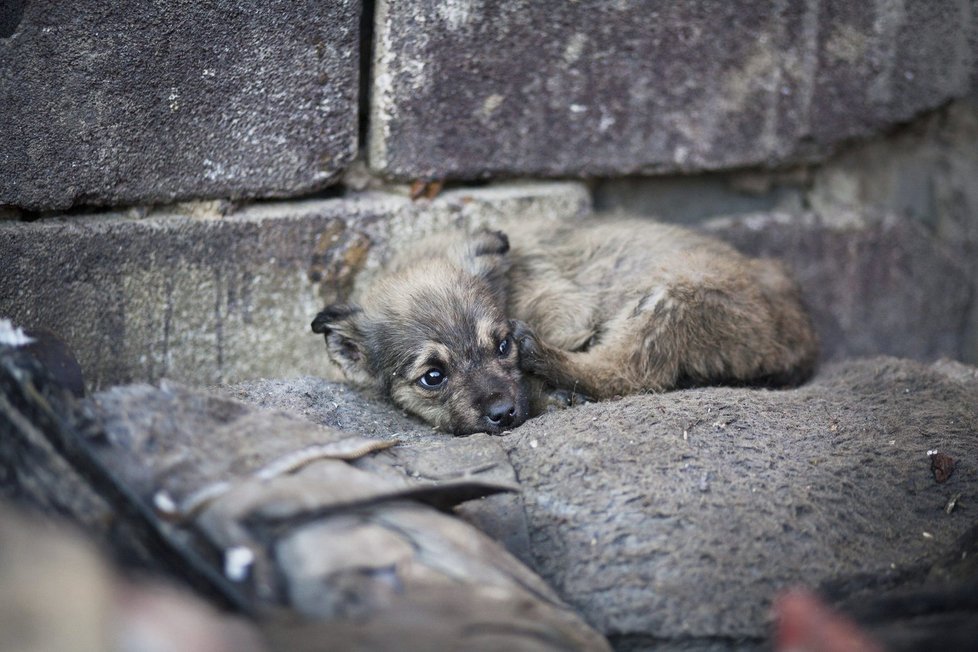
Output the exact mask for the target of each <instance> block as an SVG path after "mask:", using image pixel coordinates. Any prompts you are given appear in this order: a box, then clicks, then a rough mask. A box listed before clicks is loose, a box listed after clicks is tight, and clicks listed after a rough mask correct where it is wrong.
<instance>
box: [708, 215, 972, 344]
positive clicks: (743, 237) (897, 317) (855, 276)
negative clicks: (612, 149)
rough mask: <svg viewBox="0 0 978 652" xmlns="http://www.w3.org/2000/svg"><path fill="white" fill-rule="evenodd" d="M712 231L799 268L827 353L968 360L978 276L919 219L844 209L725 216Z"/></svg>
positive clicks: (797, 274) (796, 270)
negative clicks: (974, 275) (822, 211)
mask: <svg viewBox="0 0 978 652" xmlns="http://www.w3.org/2000/svg"><path fill="white" fill-rule="evenodd" d="M709 231H710V232H712V233H713V234H715V235H717V236H720V237H722V238H723V239H725V240H727V241H729V242H730V243H732V244H733V245H735V246H736V247H737V248H738V249H740V250H742V251H745V252H746V253H749V254H751V255H753V256H763V257H771V258H777V259H780V260H782V261H783V262H784V263H785V264H786V265H787V266H788V267H789V268H790V269H791V270H792V271H793V272H794V275H795V277H796V278H797V280H798V282H799V283H800V284H801V287H802V293H803V296H804V298H805V301H806V303H807V304H808V306H809V308H810V310H811V313H812V318H813V320H814V323H815V328H816V330H817V331H818V334H819V338H820V339H821V343H822V357H823V359H830V360H831V359H838V358H844V357H851V356H861V355H877V354H881V353H882V354H888V355H896V356H901V357H908V358H915V359H918V360H926V361H932V360H934V359H936V358H939V357H941V356H947V357H951V358H955V359H959V360H960V359H962V358H965V357H968V354H969V351H970V349H969V344H970V342H971V337H972V336H971V334H970V333H969V332H968V324H969V319H970V314H971V311H972V308H971V306H972V301H973V297H974V294H975V280H974V278H973V277H972V275H971V273H970V270H969V268H968V266H967V265H966V264H965V262H964V261H963V260H962V259H961V257H960V255H958V254H957V253H956V252H955V251H953V250H952V249H951V248H950V247H948V246H947V245H946V244H944V243H941V242H940V241H939V240H937V239H936V238H935V237H933V236H932V235H931V234H930V233H929V232H928V231H927V229H926V228H924V226H922V225H921V224H920V223H919V222H916V221H913V220H911V219H902V218H898V217H895V216H894V215H893V214H887V213H879V212H874V211H870V210H867V209H863V210H861V211H855V210H846V209H839V208H836V209H833V210H826V211H825V212H824V213H803V214H788V213H767V214H757V215H752V216H742V217H735V218H729V219H719V220H715V221H714V222H712V223H711V224H710V225H709Z"/></svg>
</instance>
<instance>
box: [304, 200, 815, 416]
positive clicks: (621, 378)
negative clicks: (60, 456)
mask: <svg viewBox="0 0 978 652" xmlns="http://www.w3.org/2000/svg"><path fill="white" fill-rule="evenodd" d="M507 231H508V236H507V234H504V233H502V232H500V231H489V230H481V231H478V232H475V233H464V232H461V231H456V232H448V233H442V234H438V235H436V236H432V237H429V238H427V239H425V240H422V241H420V242H418V243H416V244H414V245H413V246H410V247H406V248H405V249H404V250H403V251H401V252H399V254H397V255H396V256H395V257H394V259H393V260H392V261H391V262H390V264H389V265H388V266H387V268H386V269H385V273H384V275H383V276H382V277H381V278H379V279H378V280H376V281H375V282H374V283H372V284H371V285H370V286H369V287H368V288H366V289H365V291H363V292H362V293H361V296H359V297H357V298H356V300H355V302H354V303H348V304H334V305H331V306H328V307H327V308H326V309H325V310H323V311H322V312H320V313H319V315H317V316H316V318H315V320H314V321H313V323H312V330H313V331H314V332H316V333H322V334H323V335H324V336H325V338H326V345H327V351H328V354H329V356H330V358H331V359H332V360H333V361H334V362H336V363H337V364H338V365H339V367H340V368H341V369H342V370H343V372H344V373H345V375H346V376H347V378H349V379H350V380H351V381H352V382H355V383H357V384H360V385H363V386H370V387H373V388H375V389H377V390H379V392H380V393H382V394H383V395H384V396H387V397H389V398H390V400H392V401H393V402H394V403H395V404H397V405H399V406H400V407H402V408H404V409H405V410H407V411H409V412H411V413H413V414H416V415H417V416H419V417H421V418H422V419H425V420H426V421H428V422H430V423H432V424H433V425H435V426H436V427H438V428H439V429H442V430H445V431H448V432H452V433H455V434H467V433H473V432H488V433H498V432H502V431H504V430H508V429H512V428H515V427H516V426H518V425H520V424H521V423H523V422H524V421H525V420H526V419H527V418H528V417H530V416H534V415H535V414H537V413H539V412H541V411H542V410H544V409H546V408H547V406H548V405H552V404H554V403H558V404H560V403H564V404H566V403H569V402H572V399H573V398H583V399H585V400H601V399H606V398H610V397H613V396H620V395H624V394H632V393H637V392H660V391H665V390H669V389H675V388H680V387H690V386H695V385H705V384H742V385H764V386H780V385H791V384H796V383H799V382H801V381H803V380H805V379H806V378H807V377H808V376H809V375H810V374H811V373H812V370H813V369H814V365H815V362H816V360H817V357H818V344H817V340H816V336H815V333H814V331H813V329H812V325H811V321H810V319H809V316H808V314H807V313H806V311H805V309H804V307H803V305H802V302H801V299H800V296H799V292H798V288H797V286H796V284H795V283H794V282H793V281H792V280H791V278H790V277H789V275H788V274H787V272H786V271H785V270H784V268H783V267H782V266H781V265H780V264H778V263H776V262H774V261H771V260H757V259H750V258H747V257H745V256H743V255H741V254H739V253H738V252H736V251H735V250H734V249H732V248H731V247H729V246H727V245H726V244H723V243H721V242H719V241H717V240H714V239H712V238H709V237H707V236H705V235H702V234H699V233H695V232H693V231H689V230H686V229H682V228H679V227H676V226H671V225H665V224H659V223H656V222H651V221H647V220H642V219H627V218H614V219H605V220H594V221H589V222H585V223H581V224H575V225H563V226H558V227H554V226H553V225H546V226H535V227H534V226H527V225H522V226H520V225H517V226H514V227H511V228H508V229H507ZM511 244H512V247H511V246H510V245H511Z"/></svg>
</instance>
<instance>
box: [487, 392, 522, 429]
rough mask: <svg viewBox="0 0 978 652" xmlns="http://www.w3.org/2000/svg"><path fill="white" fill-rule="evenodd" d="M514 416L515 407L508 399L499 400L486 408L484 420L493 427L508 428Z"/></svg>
mask: <svg viewBox="0 0 978 652" xmlns="http://www.w3.org/2000/svg"><path fill="white" fill-rule="evenodd" d="M515 416H516V406H515V405H513V401H511V400H510V399H508V398H499V399H496V400H495V401H493V402H492V403H490V404H489V407H488V408H486V420H488V421H489V423H491V424H492V425H494V426H502V427H505V426H508V425H510V424H511V423H513V420H514V417H515Z"/></svg>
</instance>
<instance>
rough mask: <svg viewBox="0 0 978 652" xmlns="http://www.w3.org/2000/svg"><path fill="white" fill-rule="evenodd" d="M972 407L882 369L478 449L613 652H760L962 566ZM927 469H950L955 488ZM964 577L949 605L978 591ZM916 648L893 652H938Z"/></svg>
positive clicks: (586, 423)
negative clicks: (791, 593) (496, 461)
mask: <svg viewBox="0 0 978 652" xmlns="http://www.w3.org/2000/svg"><path fill="white" fill-rule="evenodd" d="M227 391H229V392H230V393H231V395H233V396H234V397H235V398H238V399H241V400H244V401H246V402H250V403H254V404H258V405H261V406H262V407H277V408H282V409H285V410H288V411H290V412H293V413H297V414H301V415H302V416H304V417H305V418H307V419H310V420H312V421H315V422H317V423H320V424H323V425H326V426H330V427H340V428H344V429H346V430H349V431H351V432H358V433H362V434H363V435H366V436H374V437H387V436H391V435H392V434H394V435H395V436H397V437H398V438H399V439H403V440H405V441H407V442H410V443H409V444H406V446H410V447H416V446H417V447H419V448H421V449H424V447H425V445H426V440H427V442H429V443H428V444H427V445H429V446H430V441H431V440H438V439H439V438H440V439H442V440H448V441H457V440H453V439H450V438H448V437H447V436H446V435H442V434H438V433H431V432H430V429H429V428H428V426H426V425H425V424H423V423H421V422H419V421H417V420H412V419H410V418H407V417H404V416H403V415H402V414H400V413H399V410H397V409H396V408H395V407H393V406H391V405H384V404H381V403H378V402H375V401H372V400H366V399H364V398H363V397H358V396H357V393H356V392H354V391H351V390H349V389H347V388H345V387H342V386H337V385H336V384H333V383H328V382H324V381H320V380H317V379H299V380H298V381H290V380H283V381H274V382H272V381H268V382H263V383H244V384H241V385H238V386H235V387H231V388H227ZM976 400H978V369H975V368H974V367H968V366H966V365H961V364H958V363H953V362H947V361H945V362H942V363H938V364H934V365H930V366H928V365H923V364H920V363H915V362H910V361H906V360H897V359H893V358H871V359H863V360H848V361H844V362H841V363H834V364H831V365H826V366H825V367H824V368H823V369H821V370H820V371H819V373H818V374H817V375H816V377H815V379H814V380H813V381H812V382H811V383H809V384H807V385H805V386H802V387H800V388H797V389H791V390H783V391H769V390H756V389H742V388H741V389H734V388H723V387H719V388H718V387H708V388H701V389H692V390H682V391H674V392H666V393H663V394H651V395H642V396H629V397H625V398H623V399H621V400H619V401H606V402H603V403H593V404H587V405H583V406H580V407H575V408H570V409H566V410H561V411H558V412H554V413H550V414H545V415H542V416H540V417H538V418H535V419H531V420H530V421H527V422H526V423H524V424H523V425H522V426H520V427H519V428H517V429H515V430H514V431H512V432H511V433H509V434H506V435H503V436H501V437H484V436H482V435H478V436H477V437H479V438H480V441H479V445H482V446H487V447H488V446H491V445H493V444H495V445H499V446H502V447H503V448H504V449H505V450H506V452H507V454H508V461H509V463H511V464H512V466H513V467H514V468H515V470H516V477H517V478H518V479H519V483H520V485H521V487H522V492H521V494H520V495H521V496H522V500H523V505H525V514H526V521H527V525H528V533H529V544H530V555H531V557H530V559H531V565H532V566H533V567H534V568H535V570H536V571H537V572H539V573H540V574H541V575H542V576H543V577H544V578H545V579H546V580H548V581H549V582H550V583H551V584H552V586H554V587H555V588H556V589H557V591H558V592H559V593H560V595H561V596H562V597H563V598H564V599H565V600H567V601H568V602H569V603H571V604H572V605H573V606H575V607H577V608H578V609H579V610H580V611H581V613H582V614H583V615H584V616H585V618H586V620H587V621H588V622H589V623H591V624H592V625H594V626H596V627H597V628H598V629H599V630H600V631H602V632H603V633H604V634H606V635H608V636H609V637H610V638H611V640H612V643H613V645H614V647H615V649H619V650H648V649H656V650H658V649H669V650H704V651H705V650H711V651H716V650H731V649H736V650H751V649H757V650H763V649H769V648H770V645H769V644H765V639H766V635H767V633H768V619H769V607H770V604H771V600H772V598H774V597H775V596H776V595H777V594H778V593H779V592H780V591H781V590H783V589H785V588H788V587H792V586H796V585H805V586H808V587H811V588H813V589H817V590H820V591H821V592H823V593H824V594H825V595H826V596H827V597H828V598H829V599H831V600H832V601H834V602H848V601H849V600H855V601H861V602H863V603H866V602H867V601H872V600H874V599H878V598H879V596H880V594H881V593H882V592H883V591H885V590H887V589H890V588H894V587H901V586H902V587H908V586H918V585H920V583H922V582H923V581H924V580H925V578H929V579H930V580H932V581H933V580H935V579H937V577H936V575H937V573H935V572H934V571H939V570H940V569H941V568H942V565H943V564H944V563H945V561H946V560H955V561H957V560H960V559H961V553H962V551H963V550H962V548H961V547H960V546H961V540H960V539H959V538H958V537H960V536H962V535H965V534H966V533H967V532H968V531H969V530H970V531H971V532H972V540H973V537H974V529H973V528H974V527H975V515H974V514H973V513H972V512H971V511H969V510H968V509H967V508H966V507H965V506H966V505H970V504H972V503H973V501H975V500H978V466H976V460H978V439H976V437H975V432H976V431H978V414H976V412H975V409H974V405H975V402H976ZM412 424H413V426H412ZM934 449H939V451H940V452H942V453H944V454H946V455H949V456H950V457H951V458H953V459H954V460H956V464H955V468H954V471H953V473H951V475H950V477H948V478H946V479H944V480H943V482H941V481H938V479H937V477H936V476H935V473H934V472H933V471H932V459H931V458H930V457H929V456H928V451H932V450H934ZM393 450H396V449H392V451H393ZM412 475H413V473H412ZM421 477H425V474H423V473H422V474H421ZM467 477H468V476H467ZM955 496H957V498H956V499H955V500H954V501H953V504H949V503H951V499H952V498H954V497H955ZM966 543H967V542H966ZM968 545H973V544H968ZM969 550H970V548H968V549H965V550H964V552H967V554H968V559H971V555H972V553H971V552H969ZM970 569H971V570H970V571H969V570H967V569H966V568H963V569H959V571H958V572H955V573H952V574H951V575H950V576H947V577H944V576H941V577H943V579H941V583H942V584H940V585H941V586H943V587H946V586H948V585H949V584H951V585H953V584H954V582H969V581H970V582H972V583H973V582H974V579H975V572H976V567H975V566H974V564H973V563H972V564H971V566H970ZM972 586H973V584H972ZM930 588H935V587H933V586H931V587H930ZM932 595H935V596H940V595H941V593H940V592H939V591H935V592H934V593H932ZM950 595H952V596H953V595H955V594H954V593H951V594H950ZM957 595H965V596H972V595H973V591H972V593H963V594H957ZM959 599H961V600H970V602H969V603H968V604H970V605H972V606H969V607H966V608H965V609H963V611H964V614H965V615H963V616H962V622H964V621H967V619H968V618H969V616H968V614H973V612H974V606H973V599H971V598H967V597H965V598H959ZM922 604H923V603H917V605H918V606H921V605H922ZM946 604H951V602H948V603H945V605H946ZM891 609H892V607H891ZM944 609H945V610H948V609H950V607H947V606H945V607H944ZM968 609H970V611H967V610H968ZM970 619H971V622H972V623H974V622H975V619H974V616H973V615H971V616H970ZM908 620H909V617H908ZM876 624H877V625H878V624H879V622H878V621H877V623H876ZM905 624H906V625H907V626H906V627H905V628H903V629H902V631H903V632H904V633H906V632H914V631H915V630H914V627H918V628H921V629H920V630H918V631H926V627H924V626H922V625H921V624H920V622H919V621H912V620H910V621H909V622H907V623H905ZM897 629H900V623H897ZM932 635H933V634H932ZM908 638H910V639H911V640H912V639H913V637H912V636H909V637H908ZM921 640H926V639H924V638H919V639H917V642H916V644H911V645H906V644H904V645H902V646H896V645H894V646H893V647H892V649H894V650H901V649H902V650H911V649H921V648H922V647H923V648H928V649H929V648H935V649H937V648H939V647H941V646H939V645H936V644H935V645H926V644H925V645H922V644H921V643H920V641H921Z"/></svg>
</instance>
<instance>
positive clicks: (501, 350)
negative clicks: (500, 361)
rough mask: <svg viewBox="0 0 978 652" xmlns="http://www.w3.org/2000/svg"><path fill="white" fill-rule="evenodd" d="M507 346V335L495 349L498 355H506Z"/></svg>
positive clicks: (508, 345)
mask: <svg viewBox="0 0 978 652" xmlns="http://www.w3.org/2000/svg"><path fill="white" fill-rule="evenodd" d="M509 348H510V344H509V335H507V336H506V337H504V338H503V339H502V341H501V342H500V343H499V347H498V348H497V350H498V351H499V357H505V356H506V355H508V354H509Z"/></svg>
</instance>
